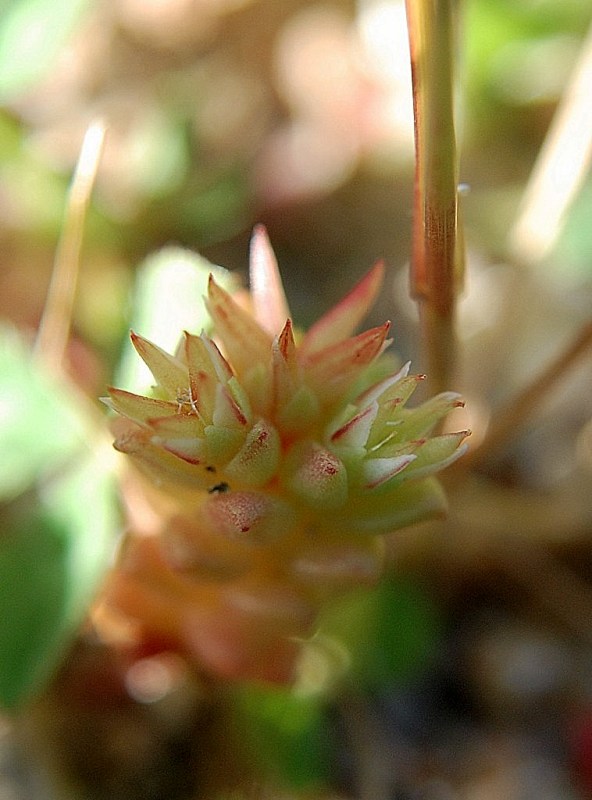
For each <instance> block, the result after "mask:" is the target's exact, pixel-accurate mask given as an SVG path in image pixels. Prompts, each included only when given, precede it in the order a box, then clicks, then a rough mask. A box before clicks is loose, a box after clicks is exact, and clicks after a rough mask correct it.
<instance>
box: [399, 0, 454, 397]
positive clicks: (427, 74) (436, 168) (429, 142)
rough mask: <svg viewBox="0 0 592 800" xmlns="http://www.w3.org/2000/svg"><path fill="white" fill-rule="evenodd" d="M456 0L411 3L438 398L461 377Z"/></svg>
mask: <svg viewBox="0 0 592 800" xmlns="http://www.w3.org/2000/svg"><path fill="white" fill-rule="evenodd" d="M454 8H455V5H454V3H453V0H406V11H407V25H408V30H409V44H410V50H411V73H412V82H413V112H414V118H415V153H416V167H415V189H414V220H413V245H412V258H411V292H412V295H413V297H415V299H416V300H417V301H418V304H419V311H420V322H421V333H422V342H423V346H424V349H425V358H426V362H427V372H428V376H429V380H430V390H431V391H432V392H439V391H443V390H444V389H445V388H449V386H450V380H451V378H452V376H453V374H454V371H455V363H456V335H455V305H456V293H457V288H458V282H459V278H460V272H461V262H462V259H461V257H460V256H461V247H460V245H459V242H458V239H457V226H458V220H457V212H458V204H457V184H458V159H457V152H456V137H455V129H454V101H453V95H454V89H453V86H454V79H453V59H454V35H453V29H454V24H453V22H454Z"/></svg>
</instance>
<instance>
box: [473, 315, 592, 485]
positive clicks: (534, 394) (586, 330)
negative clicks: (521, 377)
mask: <svg viewBox="0 0 592 800" xmlns="http://www.w3.org/2000/svg"><path fill="white" fill-rule="evenodd" d="M587 350H592V322H588V323H586V324H585V325H584V326H583V328H582V329H581V330H580V331H579V332H578V333H577V334H576V336H575V338H574V339H573V340H572V341H571V342H570V343H569V345H568V346H567V348H566V349H565V350H563V351H562V352H561V353H560V354H559V355H558V356H557V357H556V358H555V359H553V361H552V362H551V363H550V364H549V365H548V366H547V367H545V369H544V370H543V371H542V372H541V373H540V375H538V376H537V377H536V378H535V379H534V380H533V381H532V382H531V383H530V384H528V386H526V387H525V388H524V389H523V390H522V391H521V392H520V393H519V394H518V395H517V396H516V397H515V398H514V399H513V400H512V401H511V402H510V403H509V404H508V405H507V407H506V408H505V409H504V410H502V411H500V412H497V413H496V415H495V417H494V422H492V425H491V427H490V429H489V430H488V431H487V434H486V436H485V439H484V440H483V442H482V444H481V446H480V447H479V448H477V449H476V450H475V451H473V452H472V453H469V454H468V455H467V456H466V457H465V458H464V459H462V461H463V462H464V463H463V464H462V465H461V466H460V469H462V470H465V469H467V467H469V466H471V467H474V466H475V465H477V464H481V463H483V462H485V461H487V460H488V459H490V458H491V457H492V456H495V455H496V454H497V453H498V452H499V450H500V449H501V448H502V447H503V446H504V445H505V444H506V443H507V442H508V441H509V440H510V439H511V438H515V436H516V432H517V431H519V430H520V428H521V426H522V425H523V424H524V422H525V421H526V420H528V419H529V418H530V417H532V415H533V414H534V413H535V412H536V410H537V409H538V408H539V406H540V405H541V403H542V402H543V401H544V400H545V399H546V398H547V397H548V396H549V393H550V392H551V391H552V390H553V389H555V388H556V387H557V386H558V385H559V384H560V382H561V381H562V380H563V379H564V377H565V375H566V374H567V372H569V370H571V369H572V367H573V366H574V365H575V364H576V362H577V361H579V359H580V358H581V357H582V356H583V355H584V354H585V353H586V351H587Z"/></svg>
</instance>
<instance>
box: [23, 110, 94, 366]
mask: <svg viewBox="0 0 592 800" xmlns="http://www.w3.org/2000/svg"><path fill="white" fill-rule="evenodd" d="M104 138H105V126H104V124H103V123H102V122H94V123H93V124H92V125H90V127H89V128H88V130H87V132H86V134H85V137H84V141H83V143H82V148H81V151H80V156H79V158H78V163H77V165H76V170H75V172H74V177H73V179H72V184H71V187H70V192H69V194H68V201H67V206H66V214H65V221H64V227H63V230H62V234H61V238H60V242H59V245H58V248H57V252H56V257H55V262H54V268H53V272H52V276H51V281H50V284H49V289H48V293H47V299H46V302H45V308H44V310H43V316H42V319H41V323H40V325H39V331H38V333H37V339H36V342H35V355H36V356H37V357H38V358H40V359H41V360H42V361H43V362H44V363H45V364H47V365H48V366H49V367H51V368H52V369H54V370H55V369H58V370H59V369H60V368H61V367H62V365H63V362H64V354H65V351H66V346H67V343H68V336H69V333H70V325H71V320H72V309H73V307H74V298H75V296H76V284H77V278H78V273H79V270H80V253H81V248H82V234H83V229H84V222H85V220H86V213H87V210H88V205H89V202H90V196H91V193H92V189H93V186H94V182H95V178H96V174H97V169H98V166H99V160H100V157H101V152H102V148H103V142H104Z"/></svg>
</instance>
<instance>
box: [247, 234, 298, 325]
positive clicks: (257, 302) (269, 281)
mask: <svg viewBox="0 0 592 800" xmlns="http://www.w3.org/2000/svg"><path fill="white" fill-rule="evenodd" d="M249 284H250V288H251V299H252V301H253V312H254V316H255V319H256V320H257V322H258V323H259V325H261V327H262V328H263V329H264V330H266V331H267V332H268V333H270V334H271V335H272V336H275V335H276V334H277V333H278V332H279V331H280V330H281V328H282V325H283V324H284V322H285V321H286V319H287V318H288V317H289V316H290V310H289V308H288V301H287V300H286V295H285V292H284V286H283V283H282V278H281V275H280V271H279V267H278V263H277V259H276V257H275V253H274V252H273V248H272V246H271V242H270V241H269V237H268V235H267V230H266V229H265V226H263V225H256V226H255V229H254V230H253V236H252V237H251V247H250V254H249Z"/></svg>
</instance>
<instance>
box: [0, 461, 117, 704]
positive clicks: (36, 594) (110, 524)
mask: <svg viewBox="0 0 592 800" xmlns="http://www.w3.org/2000/svg"><path fill="white" fill-rule="evenodd" d="M116 525H117V511H116V505H115V487H114V484H113V478H112V476H111V475H110V474H109V473H108V472H107V471H106V470H105V469H104V468H103V466H102V465H101V463H100V460H99V459H97V457H96V456H94V455H92V454H87V456H86V457H85V458H84V459H83V460H82V461H81V462H77V463H76V464H75V465H74V464H73V465H72V469H71V470H70V471H69V472H68V473H67V474H66V475H62V476H60V478H59V480H56V481H55V482H53V483H51V485H49V486H48V487H46V488H45V490H44V491H43V493H42V494H41V496H40V497H39V498H38V502H37V503H35V504H33V505H32V506H31V505H29V506H28V507H27V508H26V510H20V511H19V512H17V513H16V514H13V515H12V518H11V519H10V520H9V524H8V526H7V530H5V531H4V532H3V534H2V538H0V652H1V653H2V659H1V660H0V705H2V706H4V707H5V708H14V707H16V706H18V705H20V704H22V703H24V702H26V701H27V700H28V699H29V698H30V697H31V696H32V695H33V694H34V693H35V692H36V691H38V690H40V689H42V688H43V685H44V684H45V683H46V682H47V681H48V680H49V679H50V678H51V676H52V675H53V673H54V671H55V669H56V667H57V666H58V664H59V662H60V660H61V659H62V658H63V656H64V653H65V650H66V649H67V647H68V645H69V643H70V641H71V639H72V637H73V636H74V634H75V633H76V630H77V629H78V627H79V625H80V624H81V622H82V620H83V618H84V615H85V614H86V611H87V609H88V606H89V603H90V602H91V600H92V598H93V595H94V593H95V591H96V589H97V586H98V583H99V580H100V577H101V576H102V574H103V572H104V570H105V569H106V566H107V564H108V561H109V556H110V554H111V551H112V548H113V532H114V531H115V530H116Z"/></svg>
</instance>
